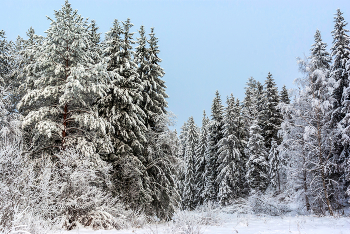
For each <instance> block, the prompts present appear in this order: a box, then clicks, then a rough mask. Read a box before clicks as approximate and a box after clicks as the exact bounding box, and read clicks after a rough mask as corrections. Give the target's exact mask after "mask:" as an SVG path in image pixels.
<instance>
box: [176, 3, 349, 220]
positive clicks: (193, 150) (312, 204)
mask: <svg viewBox="0 0 350 234" xmlns="http://www.w3.org/2000/svg"><path fill="white" fill-rule="evenodd" d="M334 22H335V25H334V30H333V31H332V36H333V44H332V47H331V49H330V53H329V52H328V51H327V49H326V47H327V44H326V43H324V42H323V41H322V39H321V33H320V31H319V30H317V31H316V33H315V42H314V44H313V45H312V46H311V50H310V52H311V53H310V56H309V57H307V58H305V59H300V58H298V63H299V65H300V71H301V72H302V74H304V76H303V78H299V79H297V80H296V83H297V85H298V89H294V90H289V91H288V90H287V89H286V87H285V86H284V87H283V88H282V90H281V91H280V93H279V92H278V88H277V86H276V84H275V82H274V79H273V77H272V74H271V73H269V74H268V76H267V78H266V81H265V83H264V84H261V83H260V82H258V81H256V80H255V79H254V78H250V79H249V80H248V82H247V86H246V88H245V90H246V92H245V97H244V100H243V102H241V101H240V100H238V99H237V98H235V97H234V96H233V95H232V94H231V96H229V97H227V101H226V104H227V105H226V107H224V106H223V105H222V101H221V98H220V95H219V92H218V91H217V92H216V94H215V98H214V100H213V103H212V107H211V118H210V119H209V118H208V117H207V116H206V113H205V112H204V115H203V120H202V126H201V127H200V128H199V127H197V125H196V124H195V123H194V120H193V117H190V118H189V120H188V121H187V122H186V123H185V124H184V125H183V127H182V129H181V134H180V143H181V146H180V153H179V158H181V159H182V160H183V167H182V171H181V173H180V177H179V179H180V180H179V181H180V183H179V189H180V193H181V194H182V204H183V205H184V207H186V208H188V209H194V208H195V207H196V206H198V205H201V204H203V203H205V202H219V203H221V204H223V205H226V204H230V203H232V202H233V201H234V200H236V199H238V198H242V197H247V196H249V195H252V194H261V193H267V192H269V193H270V194H271V193H272V194H273V196H276V197H278V196H280V197H281V196H283V197H284V198H283V199H286V198H288V199H290V198H291V197H293V196H294V198H295V197H297V198H298V201H300V206H301V207H304V208H305V209H306V210H307V211H310V212H314V213H318V214H326V213H328V214H330V215H334V212H335V211H338V212H343V209H344V207H348V205H349V203H348V202H349V196H350V174H349V172H350V156H349V142H350V141H349V133H350V132H349V129H350V127H349V116H350V114H349V103H350V101H349V100H350V99H349V98H350V93H349V92H350V88H349V72H350V60H349V56H350V54H349V52H350V48H349V42H350V41H349V36H348V34H347V33H348V32H349V30H347V29H346V26H347V23H346V22H345V20H344V18H343V13H342V12H341V11H340V10H339V9H338V10H337V13H336V14H335V17H334Z"/></svg>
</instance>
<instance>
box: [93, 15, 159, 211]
mask: <svg viewBox="0 0 350 234" xmlns="http://www.w3.org/2000/svg"><path fill="white" fill-rule="evenodd" d="M132 26H133V24H132V23H131V22H130V19H127V20H126V21H125V22H122V25H120V23H119V22H118V20H115V21H114V23H113V27H112V28H111V30H110V31H109V32H107V33H106V39H105V41H104V45H103V47H104V56H105V57H106V58H107V59H108V65H107V70H108V74H109V75H110V77H111V79H112V80H111V83H110V84H109V89H108V92H107V94H106V95H105V96H104V97H103V98H102V99H101V100H100V101H99V108H100V109H99V111H100V114H101V116H103V117H104V118H105V119H106V120H107V121H108V122H110V123H111V125H112V127H113V128H112V129H111V130H110V131H109V136H110V137H111V140H112V144H113V148H114V153H113V154H109V155H108V157H107V158H106V160H107V161H109V162H110V163H113V167H114V168H113V171H114V172H113V178H114V183H115V185H116V191H115V192H116V194H122V195H121V196H122V199H123V201H124V202H125V203H127V204H128V205H129V206H130V207H132V208H135V209H136V208H137V207H139V206H140V205H141V204H143V205H145V206H146V207H147V206H148V205H149V204H150V202H151V200H152V198H151V195H150V193H151V191H150V189H149V188H148V185H147V183H146V184H145V181H146V180H148V179H149V178H147V177H146V178H145V177H143V178H142V176H143V175H145V170H146V167H145V165H144V164H143V163H144V162H145V158H144V157H143V156H142V151H143V146H144V143H145V142H146V138H145V131H146V127H145V125H144V122H143V118H144V116H145V114H144V112H143V111H142V109H141V107H140V105H139V104H140V103H141V101H142V94H141V90H142V84H141V80H140V78H139V75H138V73H137V65H136V63H135V62H134V61H133V54H134V52H133V51H132V45H133V44H134V41H133V39H132V38H133V33H131V32H130V29H131V27H132Z"/></svg>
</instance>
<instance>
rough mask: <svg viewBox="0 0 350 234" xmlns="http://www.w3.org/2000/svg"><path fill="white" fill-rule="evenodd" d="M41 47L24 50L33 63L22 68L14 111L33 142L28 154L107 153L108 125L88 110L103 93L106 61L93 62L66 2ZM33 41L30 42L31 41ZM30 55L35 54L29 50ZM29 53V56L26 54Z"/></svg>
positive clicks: (84, 31) (82, 24) (84, 28)
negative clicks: (72, 149) (68, 149)
mask: <svg viewBox="0 0 350 234" xmlns="http://www.w3.org/2000/svg"><path fill="white" fill-rule="evenodd" d="M55 18H56V19H55V20H53V19H51V18H49V17H48V19H49V20H50V21H51V26H50V28H49V29H48V30H47V31H46V33H47V36H46V37H45V38H44V39H43V42H42V44H41V45H40V44H39V45H38V44H37V43H33V44H32V45H31V46H30V47H27V50H28V52H29V54H28V56H29V57H30V56H31V55H33V57H32V61H31V62H28V63H27V64H26V66H25V68H24V72H25V73H26V74H25V76H26V77H25V78H26V84H27V92H26V94H25V95H24V96H23V97H22V99H21V101H20V103H19V104H18V108H19V109H20V110H23V113H24V115H25V116H24V121H23V128H24V129H25V130H26V131H27V132H28V133H29V134H30V137H31V138H32V141H31V142H32V145H31V149H32V151H33V152H34V151H41V150H46V151H47V150H50V151H52V150H55V149H59V148H61V149H64V148H66V147H67V146H70V145H76V147H78V148H79V149H81V150H82V151H83V152H84V153H85V154H86V155H94V154H95V153H96V151H97V149H98V150H99V152H98V153H102V154H104V153H107V152H109V151H111V148H110V146H109V139H106V138H105V135H106V134H105V133H106V130H105V129H106V126H107V125H108V123H107V122H106V121H104V119H102V118H100V117H99V116H98V112H97V109H96V108H95V107H94V106H93V105H92V103H93V102H94V100H95V99H96V98H98V97H101V96H103V95H104V94H105V91H106V88H107V84H108V81H109V80H108V74H107V73H106V66H105V62H104V61H103V60H102V58H101V59H99V60H100V61H101V62H99V63H95V62H94V60H93V58H94V56H96V54H95V53H94V51H92V50H90V46H91V44H92V42H91V40H90V37H89V30H88V21H87V20H85V19H83V18H82V17H81V16H80V15H78V14H77V11H76V10H75V11H73V9H72V8H71V6H70V4H69V3H68V1H66V2H65V4H64V5H63V6H62V9H61V10H59V11H55ZM33 38H34V37H33ZM34 50H35V51H34ZM30 53H32V54H30Z"/></svg>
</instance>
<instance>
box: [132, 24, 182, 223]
mask: <svg viewBox="0 0 350 234" xmlns="http://www.w3.org/2000/svg"><path fill="white" fill-rule="evenodd" d="M139 34H140V38H138V40H137V44H138V46H137V47H136V52H135V55H134V61H135V63H136V64H137V65H138V67H137V73H138V75H139V78H140V81H141V83H142V101H141V102H140V103H139V106H140V107H141V109H142V111H143V112H144V114H145V115H144V116H143V122H144V124H145V126H146V133H145V135H146V139H147V141H146V142H144V143H143V151H142V159H143V160H142V163H143V165H144V166H145V167H146V171H145V175H143V176H142V177H143V178H148V179H147V180H146V181H144V184H145V186H149V187H150V190H151V191H152V202H151V207H149V208H147V210H148V212H149V214H150V215H154V214H156V215H157V216H158V217H159V218H161V219H169V218H171V216H172V213H173V212H174V207H175V206H176V202H175V200H176V199H175V198H176V196H177V191H176V186H174V183H176V182H175V178H173V177H174V175H175V173H174V166H175V165H174V158H176V156H177V155H176V154H177V150H175V149H177V147H175V146H173V144H174V142H172V143H171V142H170V141H169V140H166V141H165V140H164V139H173V140H172V141H175V140H174V133H173V132H172V131H170V130H169V129H168V124H167V123H170V122H171V119H169V120H166V118H170V116H171V115H167V112H166V110H165V108H166V107H167V102H166V100H165V99H166V98H167V97H168V95H167V94H166V93H165V88H166V86H165V82H164V81H163V80H162V79H161V78H162V77H163V75H164V71H163V68H162V67H160V65H159V63H160V62H161V61H162V60H161V59H160V58H159V57H158V54H159V52H160V51H159V48H158V38H156V37H155V34H154V29H153V28H152V29H151V33H150V34H149V35H150V39H149V40H146V36H145V31H144V27H143V26H141V28H140V30H139ZM147 43H148V44H149V48H147V47H146V44H147ZM162 139H163V140H162ZM161 142H163V143H161ZM160 146H161V147H160ZM169 149H172V150H169ZM157 151H159V152H157ZM161 152H163V153H161ZM150 165H151V166H150ZM162 172H163V173H162ZM148 180H149V181H148ZM147 183H150V184H149V185H147Z"/></svg>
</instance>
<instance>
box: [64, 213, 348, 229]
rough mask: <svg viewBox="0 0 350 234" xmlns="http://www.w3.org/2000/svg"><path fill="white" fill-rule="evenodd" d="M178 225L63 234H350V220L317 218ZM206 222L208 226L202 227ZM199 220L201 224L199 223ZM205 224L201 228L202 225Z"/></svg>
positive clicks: (195, 220) (187, 220)
mask: <svg viewBox="0 0 350 234" xmlns="http://www.w3.org/2000/svg"><path fill="white" fill-rule="evenodd" d="M177 218H178V219H179V220H178V221H176V217H175V221H172V222H168V223H163V224H157V225H156V224H152V225H145V226H144V227H143V228H132V229H126V230H108V231H107V230H98V231H92V230H88V229H84V228H81V229H79V230H74V231H66V232H61V233H62V234H122V233H123V234H124V233H125V234H127V233H130V234H131V233H133V234H135V233H136V234H205V233H213V234H220V233H222V234H228V233H239V234H267V233H276V234H284V233H285V234H287V233H288V234H291V233H292V234H293V233H295V234H350V218H349V217H340V218H332V217H316V216H257V215H246V214H245V215H242V214H240V215H237V214H225V213H219V214H216V215H215V217H214V216H213V215H212V214H211V215H208V216H207V217H206V216H203V214H198V213H195V212H186V213H185V212H183V213H181V214H179V215H178V216H177ZM206 218H207V222H208V224H207V225H205V224H203V219H206ZM199 220H200V221H199ZM200 223H202V224H200Z"/></svg>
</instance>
